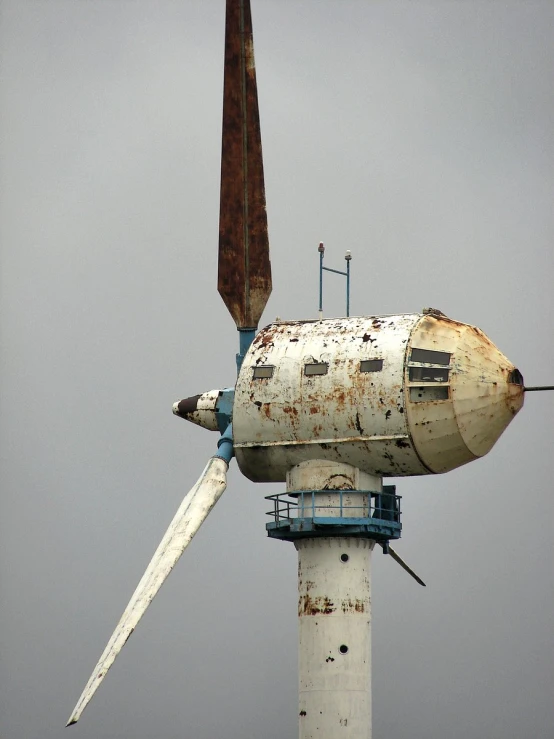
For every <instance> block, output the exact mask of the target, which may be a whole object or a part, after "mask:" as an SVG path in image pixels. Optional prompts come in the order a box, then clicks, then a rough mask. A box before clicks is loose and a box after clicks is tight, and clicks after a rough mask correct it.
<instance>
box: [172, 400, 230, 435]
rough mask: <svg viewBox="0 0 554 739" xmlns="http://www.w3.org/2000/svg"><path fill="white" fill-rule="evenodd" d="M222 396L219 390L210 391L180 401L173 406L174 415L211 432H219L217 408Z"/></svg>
mask: <svg viewBox="0 0 554 739" xmlns="http://www.w3.org/2000/svg"><path fill="white" fill-rule="evenodd" d="M220 394H221V393H220V391H219V390H210V391H209V392H207V393H203V394H202V395H193V396H192V397H190V398H184V399H183V400H179V401H177V402H176V403H174V404H173V413H174V414H175V415H176V416H179V418H184V419H185V420H186V421H190V422H191V423H195V424H196V425H197V426H202V428H205V429H208V430H209V431H218V425H217V417H216V406H217V401H218V400H219V397H220Z"/></svg>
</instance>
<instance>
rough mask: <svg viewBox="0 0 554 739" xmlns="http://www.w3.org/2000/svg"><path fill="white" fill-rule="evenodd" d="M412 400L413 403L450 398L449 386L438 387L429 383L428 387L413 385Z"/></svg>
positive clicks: (411, 390) (411, 389)
mask: <svg viewBox="0 0 554 739" xmlns="http://www.w3.org/2000/svg"><path fill="white" fill-rule="evenodd" d="M410 400H411V401H412V403H426V402H428V401H430V400H448V386H447V387H438V386H437V385H434V386H433V385H428V386H427V387H411V388H410Z"/></svg>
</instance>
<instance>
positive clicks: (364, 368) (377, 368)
mask: <svg viewBox="0 0 554 739" xmlns="http://www.w3.org/2000/svg"><path fill="white" fill-rule="evenodd" d="M382 369H383V360H382V359H362V361H361V362H360V372H381V370H382Z"/></svg>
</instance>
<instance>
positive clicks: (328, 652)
mask: <svg viewBox="0 0 554 739" xmlns="http://www.w3.org/2000/svg"><path fill="white" fill-rule="evenodd" d="M347 488H354V489H356V488H357V489H365V490H378V491H380V490H381V489H382V480H381V479H380V478H379V477H374V476H371V475H368V474H366V473H364V472H361V471H360V470H358V469H356V468H353V467H350V466H349V465H344V464H332V463H330V462H328V461H322V460H318V461H314V462H307V463H304V464H301V465H299V466H298V467H295V468H294V469H292V470H290V472H289V474H288V475H287V492H289V493H292V492H293V491H294V490H300V489H322V490H324V492H322V493H321V496H323V500H322V504H324V505H329V504H332V503H333V498H334V499H335V504H336V502H337V501H338V499H339V495H338V493H337V492H333V490H335V491H336V490H341V489H347ZM352 501H353V503H354V504H357V503H358V501H359V498H357V497H356V496H352ZM344 503H345V500H344V499H343V504H344ZM325 515H329V512H328V511H326V512H325ZM343 515H344V516H345V517H348V516H349V511H348V510H345V511H344V513H343ZM350 515H359V514H357V513H356V512H350ZM374 545H375V542H374V541H371V540H368V539H359V538H355V537H321V538H306V539H301V540H298V541H296V542H295V546H296V549H297V551H298V620H299V627H298V683H299V709H298V710H299V737H300V739H316V738H317V739H336V737H344V739H370V737H371V552H372V550H373V547H374ZM341 646H342V647H343V648H344V647H346V648H347V651H346V652H345V653H343V652H342V651H341ZM343 651H344V649H343Z"/></svg>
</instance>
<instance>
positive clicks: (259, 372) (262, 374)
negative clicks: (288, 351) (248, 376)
mask: <svg viewBox="0 0 554 739" xmlns="http://www.w3.org/2000/svg"><path fill="white" fill-rule="evenodd" d="M274 370H275V367H274V366H273V365H272V364H261V365H260V366H259V367H254V371H253V372H252V378H253V379H254V380H262V379H266V378H268V377H273V371H274Z"/></svg>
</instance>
